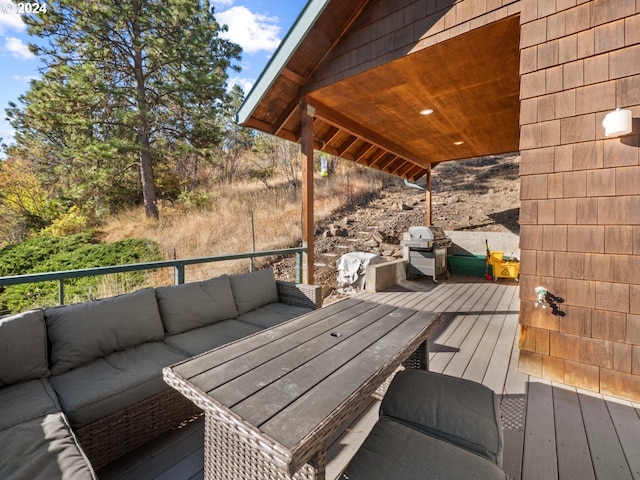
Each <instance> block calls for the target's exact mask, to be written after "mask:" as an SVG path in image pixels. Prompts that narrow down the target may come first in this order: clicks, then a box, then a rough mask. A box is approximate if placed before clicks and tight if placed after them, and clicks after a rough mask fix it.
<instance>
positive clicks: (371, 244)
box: [363, 238, 380, 248]
mask: <svg viewBox="0 0 640 480" xmlns="http://www.w3.org/2000/svg"><path fill="white" fill-rule="evenodd" d="M363 245H364V246H365V247H369V248H376V247H377V246H378V245H380V243H379V242H376V241H375V240H374V239H373V238H370V239H369V240H367V241H366V242H364V243H363Z"/></svg>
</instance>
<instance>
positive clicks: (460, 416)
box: [380, 370, 503, 465]
mask: <svg viewBox="0 0 640 480" xmlns="http://www.w3.org/2000/svg"><path fill="white" fill-rule="evenodd" d="M380 414H381V415H384V416H388V417H391V418H394V419H395V420H398V421H400V422H403V423H406V424H407V425H410V426H412V427H414V428H417V429H419V430H422V431H425V432H427V433H430V434H431V435H434V436H436V437H439V438H442V439H444V440H447V441H449V442H452V443H455V444H458V445H460V446H462V447H464V448H467V449H469V450H472V451H474V452H476V453H479V454H481V455H484V456H485V457H487V458H488V459H490V460H491V461H493V462H495V463H496V464H498V465H500V464H501V463H502V446H503V435H502V423H501V420H500V408H499V404H498V400H497V397H496V395H495V394H494V393H493V391H492V390H491V389H490V388H488V387H486V386H484V385H482V384H480V383H476V382H472V381H470V380H465V379H462V378H457V377H451V376H448V375H442V374H439V373H434V372H427V371H424V370H405V371H402V372H398V373H397V374H396V376H395V377H394V379H393V381H392V382H391V384H390V385H389V389H388V390H387V393H386V394H385V396H384V399H383V400H382V404H381V405H380Z"/></svg>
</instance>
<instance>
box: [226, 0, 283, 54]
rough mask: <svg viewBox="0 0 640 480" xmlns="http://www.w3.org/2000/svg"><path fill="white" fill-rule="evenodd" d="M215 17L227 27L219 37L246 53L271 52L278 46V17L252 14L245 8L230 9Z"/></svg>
mask: <svg viewBox="0 0 640 480" xmlns="http://www.w3.org/2000/svg"><path fill="white" fill-rule="evenodd" d="M215 16H216V20H218V22H219V23H220V24H222V25H228V26H229V31H228V32H226V33H225V34H224V35H221V36H222V37H223V38H226V39H228V40H231V41H232V42H233V43H237V44H238V45H240V46H241V47H242V50H243V51H244V52H246V53H249V54H252V53H256V52H259V51H266V52H273V51H275V49H276V48H278V45H280V38H279V36H278V35H279V33H280V27H279V26H278V17H269V16H267V15H263V14H260V13H254V12H252V11H251V10H249V9H248V8H247V7H231V8H230V9H228V10H225V11H224V12H219V13H216V14H215Z"/></svg>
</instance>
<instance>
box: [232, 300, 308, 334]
mask: <svg viewBox="0 0 640 480" xmlns="http://www.w3.org/2000/svg"><path fill="white" fill-rule="evenodd" d="M310 311H312V309H311V308H307V307H298V306H295V305H286V304H284V303H270V304H268V305H265V306H264V307H260V308H258V309H257V310H252V311H250V312H247V313H245V314H243V315H240V316H238V318H237V319H238V320H240V321H242V322H245V323H249V324H251V325H255V326H256V327H260V328H269V327H273V326H274V325H278V324H279V323H282V322H286V321H287V320H291V319H292V318H295V317H298V316H300V315H303V314H305V313H307V312H310Z"/></svg>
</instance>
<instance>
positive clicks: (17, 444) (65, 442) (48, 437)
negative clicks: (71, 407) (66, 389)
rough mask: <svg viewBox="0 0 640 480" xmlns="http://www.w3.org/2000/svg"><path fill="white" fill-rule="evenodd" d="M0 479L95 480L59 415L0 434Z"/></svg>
mask: <svg viewBox="0 0 640 480" xmlns="http://www.w3.org/2000/svg"><path fill="white" fill-rule="evenodd" d="M0 445H2V455H0V478H3V479H13V480H91V479H93V480H95V478H96V475H95V473H94V471H93V468H92V467H91V464H90V463H89V461H88V460H87V458H86V456H85V455H84V453H83V451H82V449H81V448H80V447H79V446H78V442H77V440H76V437H75V436H74V434H73V432H72V431H71V429H70V428H69V425H68V423H67V421H66V419H65V416H64V415H63V414H62V413H54V414H51V415H47V416H44V417H40V418H36V419H34V420H30V421H29V422H24V423H20V424H18V425H16V426H14V427H12V428H10V429H8V430H4V431H2V432H0Z"/></svg>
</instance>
